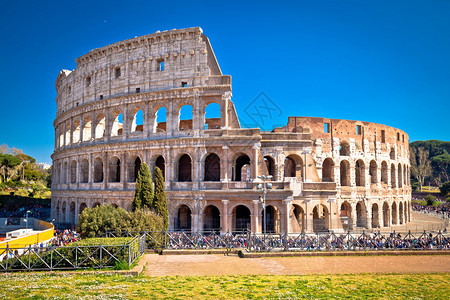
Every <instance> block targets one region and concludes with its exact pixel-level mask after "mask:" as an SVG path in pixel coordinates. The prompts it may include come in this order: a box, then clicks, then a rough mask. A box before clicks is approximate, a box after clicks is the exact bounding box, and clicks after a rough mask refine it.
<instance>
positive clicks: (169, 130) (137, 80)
mask: <svg viewBox="0 0 450 300" xmlns="http://www.w3.org/2000/svg"><path fill="white" fill-rule="evenodd" d="M76 62H77V68H76V69H75V70H73V71H68V70H63V71H61V72H60V74H59V76H58V78H57V80H56V90H57V97H56V102H57V116H56V119H55V121H54V126H55V151H54V153H53V155H52V159H53V166H54V171H53V174H54V175H53V185H52V215H53V216H54V218H55V219H56V220H57V221H58V222H60V223H69V224H76V223H77V216H78V213H80V212H81V211H82V210H83V209H84V208H85V207H94V206H96V205H108V204H112V205H116V206H121V207H123V208H125V209H128V210H130V209H131V203H132V200H133V196H134V185H135V183H134V181H135V177H136V174H137V170H138V169H139V166H140V164H141V162H146V163H148V164H149V166H150V169H151V170H152V171H153V170H154V167H155V166H158V167H160V168H161V169H162V170H163V173H164V176H165V180H166V189H167V197H168V201H169V213H170V216H169V218H170V228H171V229H175V230H176V229H190V230H193V231H203V230H211V229H213V230H221V231H222V232H226V231H232V230H239V229H243V228H249V229H251V230H252V231H253V232H261V231H262V228H263V226H262V223H263V218H262V215H263V210H262V205H261V202H260V200H259V198H260V196H261V195H262V191H261V190H259V189H258V183H260V182H261V180H260V179H259V178H258V177H257V176H260V175H266V176H267V175H272V176H273V178H272V179H271V182H272V184H273V186H272V188H271V189H269V190H268V192H267V200H266V208H267V212H266V214H267V223H266V224H267V230H269V231H275V232H302V231H304V232H312V231H314V230H315V231H318V230H319V231H320V230H335V231H341V230H347V229H353V228H356V227H364V228H367V229H370V228H381V227H388V226H391V225H396V224H404V223H406V222H409V221H410V211H411V188H410V184H409V167H410V166H409V157H408V156H409V151H408V136H407V135H406V133H405V132H403V131H401V130H398V129H395V128H392V127H388V126H385V125H380V124H374V123H368V122H360V121H348V120H335V119H325V118H311V117H289V120H288V123H287V125H286V126H284V127H282V128H275V129H274V130H273V131H271V132H262V131H260V129H257V128H255V129H244V128H241V127H240V124H239V121H238V118H237V114H236V111H235V108H234V104H233V102H232V101H231V77H230V76H228V75H222V72H221V70H220V67H219V65H218V63H217V60H216V58H215V56H214V52H213V50H212V48H211V45H210V43H209V40H208V38H207V37H206V36H205V35H203V33H202V30H201V29H200V28H188V29H182V30H171V31H166V32H160V33H155V34H151V35H146V36H142V37H137V38H133V39H130V40H125V41H122V42H118V43H115V44H112V45H109V46H106V47H103V48H100V49H95V50H92V51H90V52H89V53H87V54H86V55H83V56H82V57H80V58H78V59H77V60H76ZM211 104H215V105H216V106H217V105H219V106H220V118H205V111H206V108H207V106H209V105H211ZM185 105H189V106H190V107H191V109H192V116H193V117H192V119H191V120H180V110H181V108H182V107H183V106H185ZM163 110H165V112H166V113H165V116H166V118H165V121H161V122H158V121H157V119H158V112H159V113H160V114H159V116H160V115H161V114H162V111H163ZM139 114H141V115H142V118H143V122H141V123H142V124H139V117H138V115H139Z"/></svg>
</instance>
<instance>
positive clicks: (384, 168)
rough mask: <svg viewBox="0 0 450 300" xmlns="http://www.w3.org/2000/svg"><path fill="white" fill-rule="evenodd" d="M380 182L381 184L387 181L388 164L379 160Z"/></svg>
mask: <svg viewBox="0 0 450 300" xmlns="http://www.w3.org/2000/svg"><path fill="white" fill-rule="evenodd" d="M381 183H383V184H388V183H389V178H388V165H387V163H386V162H385V161H382V162H381Z"/></svg>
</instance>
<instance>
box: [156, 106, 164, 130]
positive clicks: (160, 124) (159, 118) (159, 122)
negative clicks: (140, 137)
mask: <svg viewBox="0 0 450 300" xmlns="http://www.w3.org/2000/svg"><path fill="white" fill-rule="evenodd" d="M166 120H167V111H166V108H165V107H161V108H159V109H158V111H157V112H156V114H155V124H154V126H153V132H165V131H166V130H167V125H166V124H167V123H166Z"/></svg>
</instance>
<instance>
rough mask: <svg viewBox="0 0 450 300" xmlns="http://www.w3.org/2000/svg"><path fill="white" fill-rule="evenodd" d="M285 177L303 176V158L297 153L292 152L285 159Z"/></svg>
mask: <svg viewBox="0 0 450 300" xmlns="http://www.w3.org/2000/svg"><path fill="white" fill-rule="evenodd" d="M284 177H296V178H297V179H299V181H302V178H303V160H302V159H301V157H300V156H298V155H296V154H290V155H288V156H286V158H285V159H284Z"/></svg>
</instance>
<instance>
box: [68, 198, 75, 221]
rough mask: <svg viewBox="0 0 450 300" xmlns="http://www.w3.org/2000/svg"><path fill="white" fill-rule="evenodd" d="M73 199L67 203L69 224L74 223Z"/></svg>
mask: <svg viewBox="0 0 450 300" xmlns="http://www.w3.org/2000/svg"><path fill="white" fill-rule="evenodd" d="M75 206H76V205H75V201H72V202H70V205H69V214H70V220H69V223H70V224H75Z"/></svg>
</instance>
